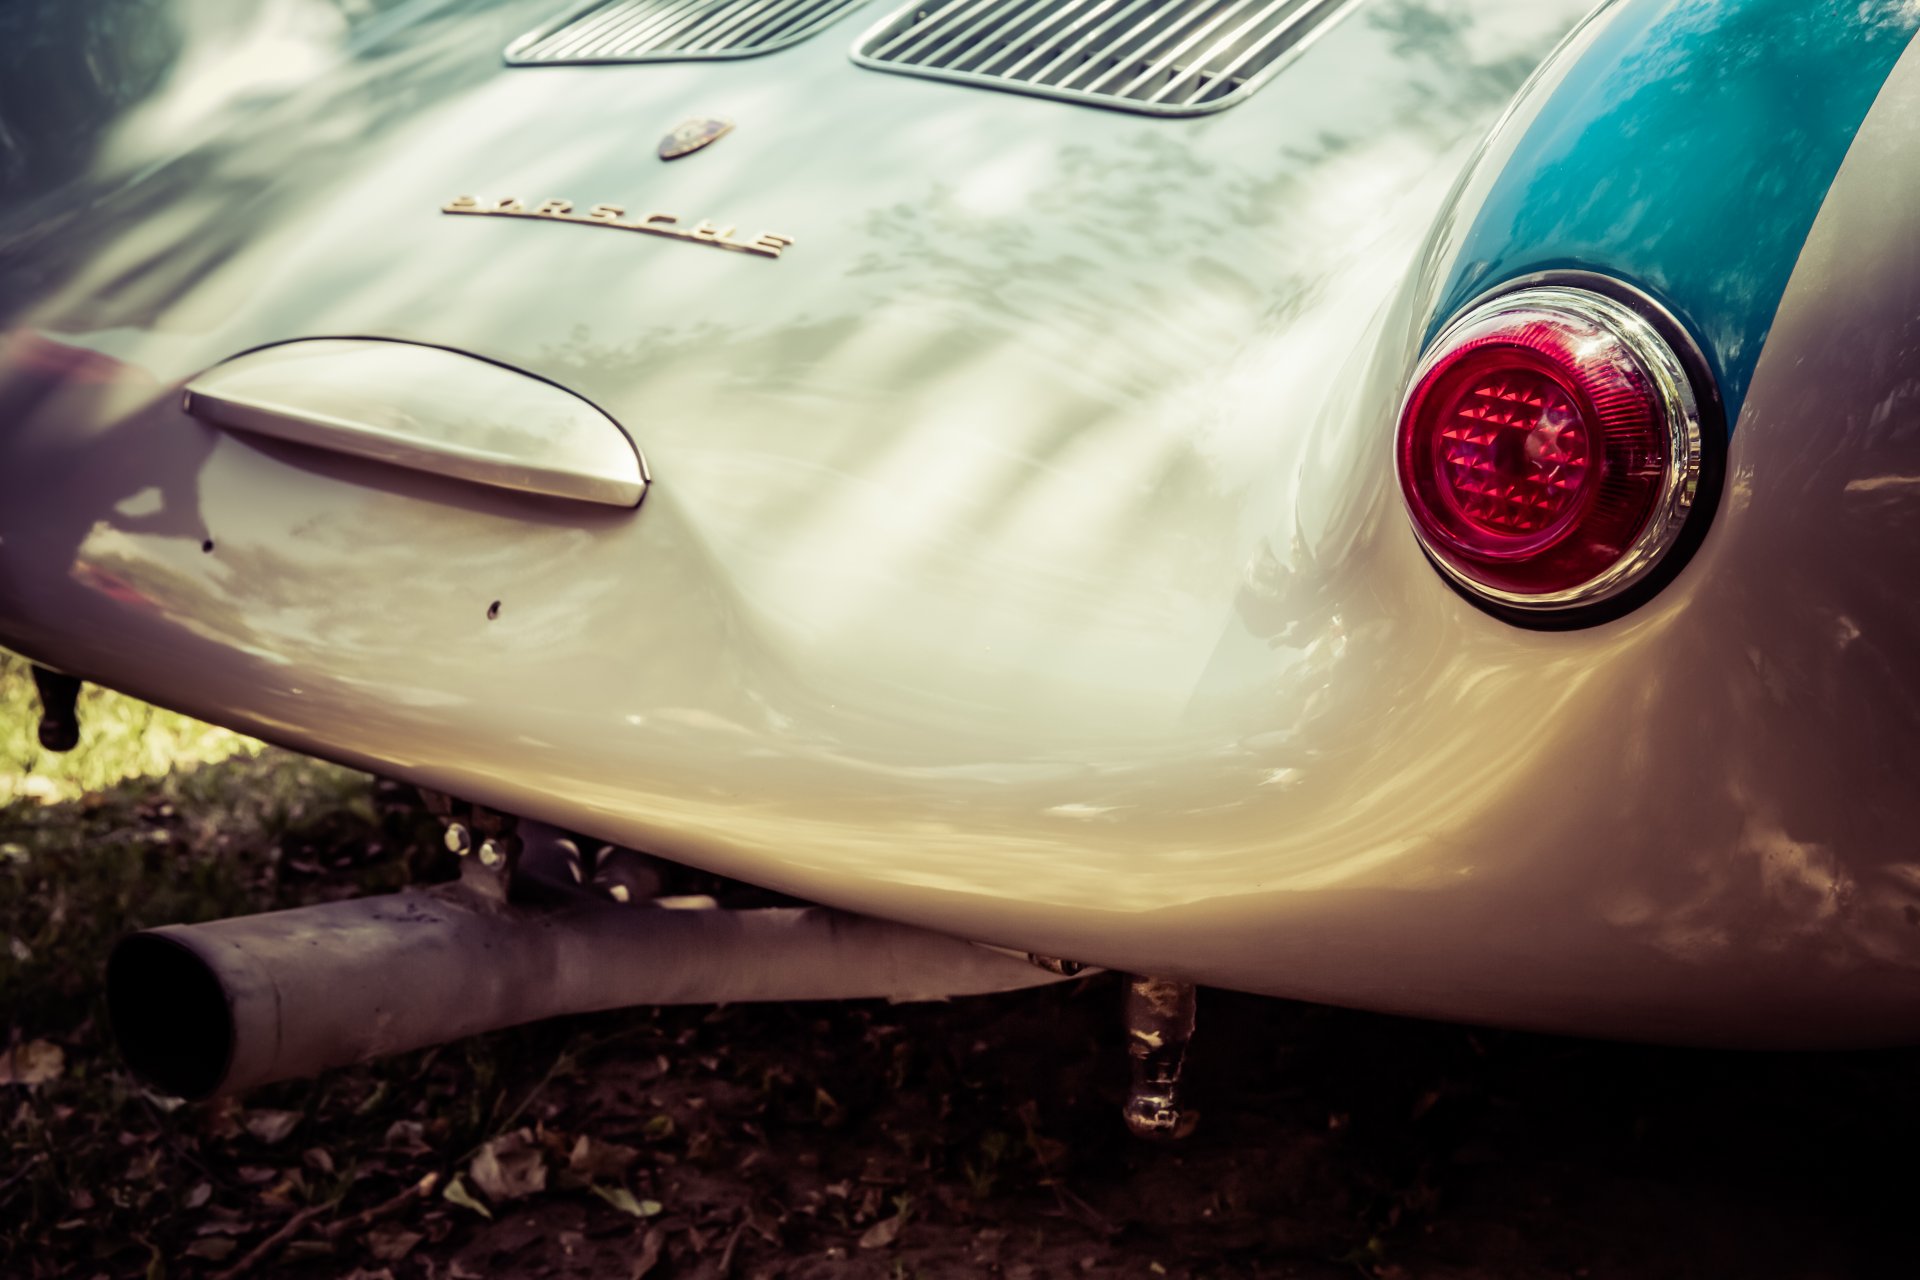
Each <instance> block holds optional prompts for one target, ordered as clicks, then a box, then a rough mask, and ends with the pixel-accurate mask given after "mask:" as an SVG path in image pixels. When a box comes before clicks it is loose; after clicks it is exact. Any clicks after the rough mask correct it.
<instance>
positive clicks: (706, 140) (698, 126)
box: [660, 117, 733, 160]
mask: <svg viewBox="0 0 1920 1280" xmlns="http://www.w3.org/2000/svg"><path fill="white" fill-rule="evenodd" d="M732 130H733V121H731V120H721V119H718V118H717V117H704V118H695V119H692V120H682V121H681V122H680V123H679V124H677V125H675V126H674V128H673V132H672V133H670V134H668V135H667V136H666V137H664V138H662V139H660V158H661V159H662V160H678V159H679V158H680V157H681V156H686V155H692V154H693V153H694V152H696V151H698V150H699V149H700V148H702V147H704V146H709V145H711V144H712V143H715V142H718V141H719V140H720V139H722V138H724V137H726V136H727V134H728V133H730V132H732Z"/></svg>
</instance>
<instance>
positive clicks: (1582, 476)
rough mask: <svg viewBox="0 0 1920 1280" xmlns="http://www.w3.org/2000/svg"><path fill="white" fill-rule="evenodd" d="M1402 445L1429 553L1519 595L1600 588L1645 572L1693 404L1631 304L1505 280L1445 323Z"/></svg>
mask: <svg viewBox="0 0 1920 1280" xmlns="http://www.w3.org/2000/svg"><path fill="white" fill-rule="evenodd" d="M1397 445H1398V447H1397V449H1396V455H1397V463H1398V469H1399V475H1400V487H1401V490H1402V492H1403V493H1404V495H1405V497H1406V501H1407V509H1408V511H1409V513H1410V514H1411V515H1412V517H1413V527H1414V530H1415V532H1416V533H1417V534H1418V535H1419V537H1420V541H1421V543H1422V545H1424V546H1425V548H1426V549H1427V552H1428V554H1429V555H1430V556H1431V557H1432V558H1433V560H1434V562H1435V563H1436V564H1438V565H1439V566H1440V568H1441V569H1442V571H1444V572H1445V573H1447V574H1448V576H1449V577H1451V578H1453V579H1454V581H1455V582H1457V583H1459V584H1460V585H1461V586H1462V587H1464V588H1465V589H1467V590H1468V591H1469V592H1470V593H1472V594H1474V595H1476V596H1479V597H1480V598H1482V599H1485V600H1488V601H1491V602H1493V603H1495V604H1498V605H1504V606H1508V607H1511V608H1516V609H1521V610H1564V609H1571V608H1575V607H1580V606H1585V605H1589V604H1594V603H1598V602H1600V601H1604V600H1608V599H1612V598H1614V597H1616V596H1618V595H1620V594H1621V593H1622V592H1623V591H1625V590H1627V588H1629V587H1630V586H1632V585H1633V584H1635V583H1637V582H1639V581H1641V580H1642V579H1644V578H1645V577H1646V575H1647V574H1648V573H1650V572H1651V571H1652V569H1653V567H1654V566H1655V565H1656V564H1658V563H1659V561H1660V560H1661V559H1662V558H1663V557H1664V556H1665V555H1666V553H1667V552H1668V551H1669V550H1670V549H1671V548H1672V546H1673V544H1674V543H1675V542H1676V541H1677V540H1678V538H1679V536H1680V531H1681V529H1682V528H1683V527H1684V525H1685V524H1686V521H1687V515H1688V513H1689V511H1690V509H1691V507H1692V503H1693V499H1694V496H1695V493H1696V491H1697V489H1698V486H1699V478H1700V417H1699V413H1698V410H1697V407H1696V405H1695V401H1694V396H1693V390H1692V386H1691V384H1690V382H1689V381H1688V378H1687V374H1686V371H1685V369H1684V368H1683V367H1682V365H1681V363H1680V360H1679V358H1678V357H1677V356H1676V355H1675V354H1674V351H1673V349H1672V347H1671V346H1669V345H1668V344H1667V342H1666V340H1665V339H1664V338H1662V337H1661V336H1660V334H1659V333H1658V332H1657V331H1656V330H1655V329H1654V327H1653V326H1652V325H1651V324H1649V323H1648V322H1647V321H1646V320H1645V319H1644V318H1643V317H1642V316H1641V315H1640V314H1639V313H1638V312H1636V311H1634V310H1632V309H1630V308H1628V307H1627V306H1625V305H1624V304H1622V303H1619V302H1616V301H1614V300H1613V299H1611V298H1608V297H1604V296H1602V295H1600V294H1596V293H1590V292H1588V291H1586V290H1582V289H1573V288H1561V287H1541V288H1531V289H1523V290H1520V291H1518V292H1515V293H1510V294H1507V295H1505V296H1503V297H1499V298H1495V299H1493V300H1492V301H1490V302H1486V303H1483V304H1481V305H1479V306H1476V307H1474V308H1472V309H1470V310H1469V311H1467V312H1466V313H1465V314H1463V315H1462V316H1460V317H1459V318H1458V319H1456V320H1455V321H1454V322H1453V323H1452V324H1449V325H1448V326H1447V327H1446V328H1445V329H1444V330H1442V332H1441V333H1440V336H1439V337H1438V338H1437V339H1435V341H1434V344H1433V346H1432V348H1431V349H1430V350H1429V351H1428V352H1427V355H1426V357H1425V358H1424V359H1423V360H1422V361H1421V362H1420V366H1419V368H1418V369H1417V370H1416V371H1415V373H1414V377H1413V388H1412V390H1411V391H1410V392H1409V393H1408V395H1407V401H1406V405H1405V407H1404V408H1403V409H1402V410H1401V413H1400V430H1399V437H1398V442H1397Z"/></svg>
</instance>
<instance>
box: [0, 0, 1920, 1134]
mask: <svg viewBox="0 0 1920 1280" xmlns="http://www.w3.org/2000/svg"><path fill="white" fill-rule="evenodd" d="M146 8H147V10H148V11H149V20H150V21H152V22H154V23H158V24H160V28H161V30H162V34H164V35H165V39H164V40H163V41H161V42H160V44H159V45H158V46H154V47H160V48H162V49H163V50H164V51H167V52H166V56H165V57H160V56H159V55H153V56H150V57H149V58H148V62H149V63H151V64H153V65H152V67H150V68H149V71H150V74H149V75H148V81H149V82H150V83H148V84H147V87H146V88H144V89H143V90H142V91H141V92H140V93H128V94H126V95H123V100H116V101H115V103H114V104H113V110H112V111H109V112H103V113H102V121H103V122H102V123H101V125H100V127H99V129H98V131H97V133H96V135H90V141H89V142H88V143H87V146H88V147H89V148H90V149H88V150H84V151H83V152H82V153H81V154H79V155H78V156H63V157H62V160H63V164H62V165H61V166H56V167H55V168H57V170H58V172H57V173H56V175H55V176H54V177H52V178H46V179H44V180H41V181H39V185H38V186H37V187H36V186H34V185H32V184H26V185H24V186H22V187H21V188H19V189H17V190H15V191H14V192H13V193H12V194H10V196H9V198H8V200H7V207H6V208H5V210H4V211H3V212H0V325H3V326H4V330H5V333H6V339H5V342H6V345H5V347H4V350H0V644H4V645H5V646H6V647H8V648H10V649H13V650H16V651H18V652H19V653H21V654H23V655H26V656H28V657H30V658H31V659H33V660H34V661H36V662H37V663H40V664H43V665H44V667H45V668H47V674H46V675H45V677H44V679H43V690H44V694H45V698H46V701H47V703H48V720H47V722H46V731H47V734H48V736H49V739H50V740H59V739H61V738H62V737H64V736H67V735H68V733H69V731H70V728H71V724H70V721H71V701H70V699H71V690H72V688H73V681H75V680H77V679H85V680H92V681H98V682H101V683H104V684H107V685H110V686H113V687H115V688H119V689H123V690H127V691H129V692H131V693H134V694H137V695H139V696H141V697H144V698H148V699H151V700H153V701H155V702H159V703H162V704H165V705H167V706H170V707H174V708H177V709H179V710H181V711H184V712H187V713H190V714H192V715H196V716H200V717H203V718H205V719H208V720H211V721H215V722H217V723H220V724H224V725H228V726H232V727H234V728H237V729H240V730H243V731H245V732H248V733H251V734H256V735H258V736H260V737H262V738H266V739H269V740H271V741H274V742H277V743H280V744H283V745H285V746H288V747H291V748H294V749H297V750H300V751H304V752H309V753H312V754H314V755H318V756H323V757H326V758H329V759H333V760H337V761H342V762H345V763H348V764H351V765H355V766H359V767H363V768H365V769H368V770H371V771H375V772H378V773H380V774H383V775H387V776H390V777H393V778H397V779H402V780H405V781H407V782H410V783H413V784H416V785H417V786H419V787H420V788H422V789H423V790H424V791H425V792H426V793H427V794H428V795H429V797H430V800H431V803H432V804H433V805H434V806H435V807H436V810H437V811H438V812H439V813H440V814H441V815H442V817H443V818H444V820H445V822H446V828H447V839H448V841H449V844H450V846H451V847H454V848H456V849H457V850H458V851H460V852H462V853H465V854H468V855H470V856H468V857H466V858H465V859H464V861H463V864H462V865H463V866H464V867H465V868H466V872H465V873H464V874H463V876H462V878H461V880H460V881H459V882H458V884H457V885H454V886H451V887H448V886H440V887H435V888H423V889H417V890H409V891H407V892H405V893H402V894H399V895H395V896H392V897H389V898H381V899H373V900H368V901H365V902H359V903H344V904H332V905H329V906H325V907H316V908H307V909H303V910H301V911H296V912H288V913H282V914H279V915H273V916H264V917H254V918H251V919H247V920H240V921H224V922H213V923H208V924H200V925H192V926H185V927H169V928H164V929H159V930H156V931H153V932H150V933H146V934H140V935H136V936H135V937H133V938H132V939H129V940H128V941H127V942H126V943H125V944H123V945H122V948H121V950H120V951H119V953H117V955H116V959H115V962H114V965H113V966H112V969H113V971H112V974H111V976H110V987H111V993H112V1001H113V1008H114V1013H115V1019H116V1023H117V1024H118V1030H119V1032H120V1035H121V1037H122V1042H123V1044H125V1046H126V1048H127V1051H128V1053H129V1056H130V1057H131V1059H132V1061H133V1062H134V1064H135V1066H136V1067H138V1068H139V1069H141V1070H142V1071H144V1072H146V1073H147V1074H148V1075H149V1076H151V1077H152V1078H153V1079H155V1080H156V1081H157V1082H159V1083H160V1084H161V1085H163V1086H164V1087H166V1088H168V1089H171V1090H172V1091H174V1092H177V1093H183V1094H195V1095H204V1094H209V1093H213V1092H216V1091H220V1090H226V1089H235V1088H242V1087H245V1086H247V1085H249V1084H252V1083H256V1082H259V1081H263V1080H268V1079H274V1078H279V1077H283V1076H286V1075H289V1074H296V1073H300V1072H308V1071H313V1070H316V1069H319V1068H321V1067H324V1066H327V1065H330V1064H335V1063H339V1062H343V1061H348V1060H351V1059H354V1058H356V1057H360V1056H365V1055H368V1054H372V1053H377V1052H384V1051H388V1050H392V1049H397V1048H403V1047H410V1046H414V1045H419V1044H422V1043H428V1042H432V1041H434V1040H437V1039H444V1038H448V1037H451V1036H455V1035H460V1034H466V1033H469V1032H472V1031H476V1030H480V1029H483V1028H486V1027H490V1026H498V1025H504V1024H507V1023H511V1022H514V1021H520V1020H525V1019H529V1018H534V1017H539V1016H543V1015H545V1014H548V1013H555V1012H562V1011H567V1010H578V1009H587V1008H602V1007H609V1006H613V1005H619V1004H625V1003H641V1002H661V1001H669V1000H691V1001H705V1000H738V999H785V998H807V997H823V996H861V995H887V996H894V997H905V996H915V995H941V994H950V993H959V992H980V991H989V990H997V989H1005V988H1010V987H1014V986H1019V985H1022V984H1026V983H1032V982H1039V981H1045V980H1051V979H1053V978H1055V977H1057V976H1058V975H1059V974H1061V973H1068V972H1072V971H1075V970H1076V969H1077V968H1079V967H1081V966H1098V967H1104V968H1108V969H1113V970H1118V971H1121V972H1123V973H1126V974H1129V975H1134V980H1133V981H1132V982H1131V984H1130V986H1129V992H1130V995H1129V1009H1128V1016H1129V1018H1130V1020H1131V1024H1132V1028H1133V1033H1134V1040H1133V1047H1134V1051H1135V1054H1136V1058H1137V1059H1138V1081H1137V1084H1136V1095H1135V1097H1134V1098H1133V1100H1132V1101H1131V1102H1130V1103H1129V1119H1130V1120H1131V1121H1132V1122H1133V1123H1134V1125H1135V1127H1136V1128H1137V1129H1139V1130H1140V1131H1142V1132H1175V1131H1178V1130H1180V1129H1181V1128H1183V1127H1184V1125H1185V1123H1186V1121H1185V1119H1184V1117H1183V1116H1182V1114H1181V1112H1180V1110H1179V1106H1178V1103H1177V1100H1176V1099H1175V1098H1174V1096H1173V1085H1174V1083H1175V1081H1176V1077H1177V1073H1178V1066H1179V1053H1180V1051H1181V1049H1182V1047H1183V1044H1184V1040H1185V1036H1186V1035H1187V1033H1188V1032H1190V1031H1191V1029H1192V1010H1193V1005H1192V998H1193V997H1192V992H1193V986H1194V984H1213V985H1218V986H1224V987H1231V988H1237V989H1241V990H1246V991H1252V992H1259V993H1269V994H1274V995H1280V996H1288V997H1295V998H1304V999H1309V1000H1317V1001H1326V1002H1334V1003H1339V1004H1346V1005H1353V1006H1359V1007H1365V1008H1369V1009H1376V1010H1385V1011H1393V1012H1401V1013H1409V1014H1417V1015H1424V1016H1433V1017H1441V1018H1447V1019H1456V1020H1469V1021H1481V1022H1486V1023H1493V1024H1502V1025H1509V1026H1518V1027H1530V1028H1540V1029H1547V1030H1556V1031H1564V1032H1574V1033H1581V1034H1592V1035H1602V1036H1616V1037H1631V1038H1645V1039H1655V1040H1671V1041H1678V1042H1694V1043H1711V1044H1726V1045H1756V1046H1758V1045H1781V1046H1796V1045H1797V1046H1821V1045H1835V1046H1837V1045H1857V1044H1870V1043H1879V1042H1888V1041H1896V1040H1909V1039H1913V1038H1915V1037H1916V1035H1920V836H1916V832H1917V831H1920V783H1917V782H1916V776H1917V775H1920V591H1916V589H1915V586H1914V584H1915V582H1916V581H1917V580H1920V204H1917V203H1916V201H1915V199H1914V193H1915V191H1916V190H1920V52H1915V51H1914V50H1913V47H1912V40H1913V36H1914V33H1915V30H1916V28H1920V5H1915V4H1914V3H1912V2H1911V0H1613V2H1611V3H1605V4H1601V5H1600V6H1598V8H1593V7H1592V6H1590V5H1589V4H1586V3H1581V2H1579V0H1569V2H1566V3H1561V2H1558V0H916V2H914V3H909V4H907V5H906V6H905V7H895V6H893V5H892V4H891V3H890V2H889V0H605V2H604V3H598V4H594V5H590V6H588V7H586V8H584V9H581V8H579V7H577V5H572V4H570V3H569V2H568V0H501V2H497V3H447V2H446V0H409V2H403V3H385V4H378V5H371V6H369V5H359V6H351V7H348V8H340V9H336V8H335V7H334V6H333V5H331V4H329V3H325V2H324V0H300V2H299V3H294V2H292V0H288V2H287V3H283V4H279V5H273V6H261V7H247V6H230V5H196V4H192V3H189V2H188V0H172V3H171V4H170V5H163V6H158V7H156V6H151V5H149V6H147V7H146ZM349 8H350V9H351V14H350V15H349V16H343V15H348V11H349ZM1590 10H1591V11H1590ZM243 11H244V12H243ZM96 63H97V64H98V65H109V66H111V65H118V64H114V63H113V62H112V60H111V59H104V60H102V59H96ZM8 101H10V102H11V103H12V104H13V105H12V106H11V107H10V111H11V114H12V118H8V119H5V120H4V125H5V136H6V137H8V138H10V139H12V142H11V143H10V144H9V145H10V146H12V148H13V153H14V154H16V156H18V155H28V153H29V152H30V151H31V145H30V144H31V143H32V142H33V133H32V125H33V119H34V116H33V104H35V103H36V102H46V101H52V98H50V97H48V96H47V95H36V94H29V93H23V94H21V95H19V96H17V97H14V98H11V99H8ZM28 158H29V159H31V158H32V157H31V156H30V155H28ZM21 172H26V169H24V168H23V169H22V170H21ZM35 172H40V171H38V170H36V171H35ZM48 172H53V170H48ZM602 842H604V843H605V845H607V846H608V848H607V850H605V851H598V852H588V853H584V854H583V853H582V852H581V850H583V849H587V850H595V849H596V848H597V846H598V845H599V844H601V843H602ZM622 851H638V854H643V855H645V856H646V857H648V858H651V859H655V860H658V864H659V865H667V864H673V865H682V866H687V867H693V868H699V869H702V870H704V871H706V872H711V873H716V874H719V875H722V876H725V877H728V878H730V879H731V880H733V881H737V882H742V883H745V884H748V885H753V886H761V887H763V888H765V889H768V890H772V891H776V892H777V893H779V894H782V895H788V896H790V898H791V899H793V900H796V901H798V902H802V903H806V904H816V905H812V906H783V907H762V908H756V909H751V910H729V909H723V908H713V909H706V910H673V909H668V908H670V907H672V906H673V905H675V904H673V903H671V902H669V903H667V904H665V906H660V905H655V906H652V907H649V906H647V905H646V904H645V899H647V898H648V897H649V896H650V895H649V894H648V893H645V892H640V893H636V892H635V891H634V890H633V888H632V885H633V884H634V883H638V882H640V881H643V880H644V877H641V878H640V881H636V880H635V879H634V878H633V877H631V876H629V877H628V878H627V879H624V880H623V879H620V878H619V876H617V875H615V874H614V872H613V870H612V869H613V868H615V867H616V866H617V864H618V863H619V862H620V858H621V856H622ZM636 856H637V855H636ZM575 881H577V882H578V884H577V885H575V884H574V882H575ZM678 905H681V906H685V905H687V904H684V903H681V904H678Z"/></svg>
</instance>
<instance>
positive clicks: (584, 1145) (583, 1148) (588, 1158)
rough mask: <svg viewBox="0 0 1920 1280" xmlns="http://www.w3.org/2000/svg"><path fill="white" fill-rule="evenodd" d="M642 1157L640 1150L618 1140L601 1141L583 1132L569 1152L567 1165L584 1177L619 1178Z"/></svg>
mask: <svg viewBox="0 0 1920 1280" xmlns="http://www.w3.org/2000/svg"><path fill="white" fill-rule="evenodd" d="M639 1158H640V1153H639V1151H637V1150H635V1149H634V1148H632V1147H623V1146H621V1145H620V1144H619V1143H617V1142H600V1141H597V1140H595V1139H593V1138H589V1137H588V1136H587V1135H586V1134H584V1133H583V1134H581V1135H580V1137H579V1138H578V1139H577V1140H575V1142H574V1144H573V1150H572V1151H570V1152H568V1154H567V1167H568V1168H569V1169H571V1170H572V1171H573V1172H575V1173H577V1174H579V1175H580V1176H581V1177H583V1178H589V1179H591V1178H617V1177H619V1176H620V1175H621V1174H623V1173H625V1172H626V1171H627V1169H628V1168H629V1167H631V1166H632V1164H633V1162H634V1161H635V1160H638V1159H639Z"/></svg>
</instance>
